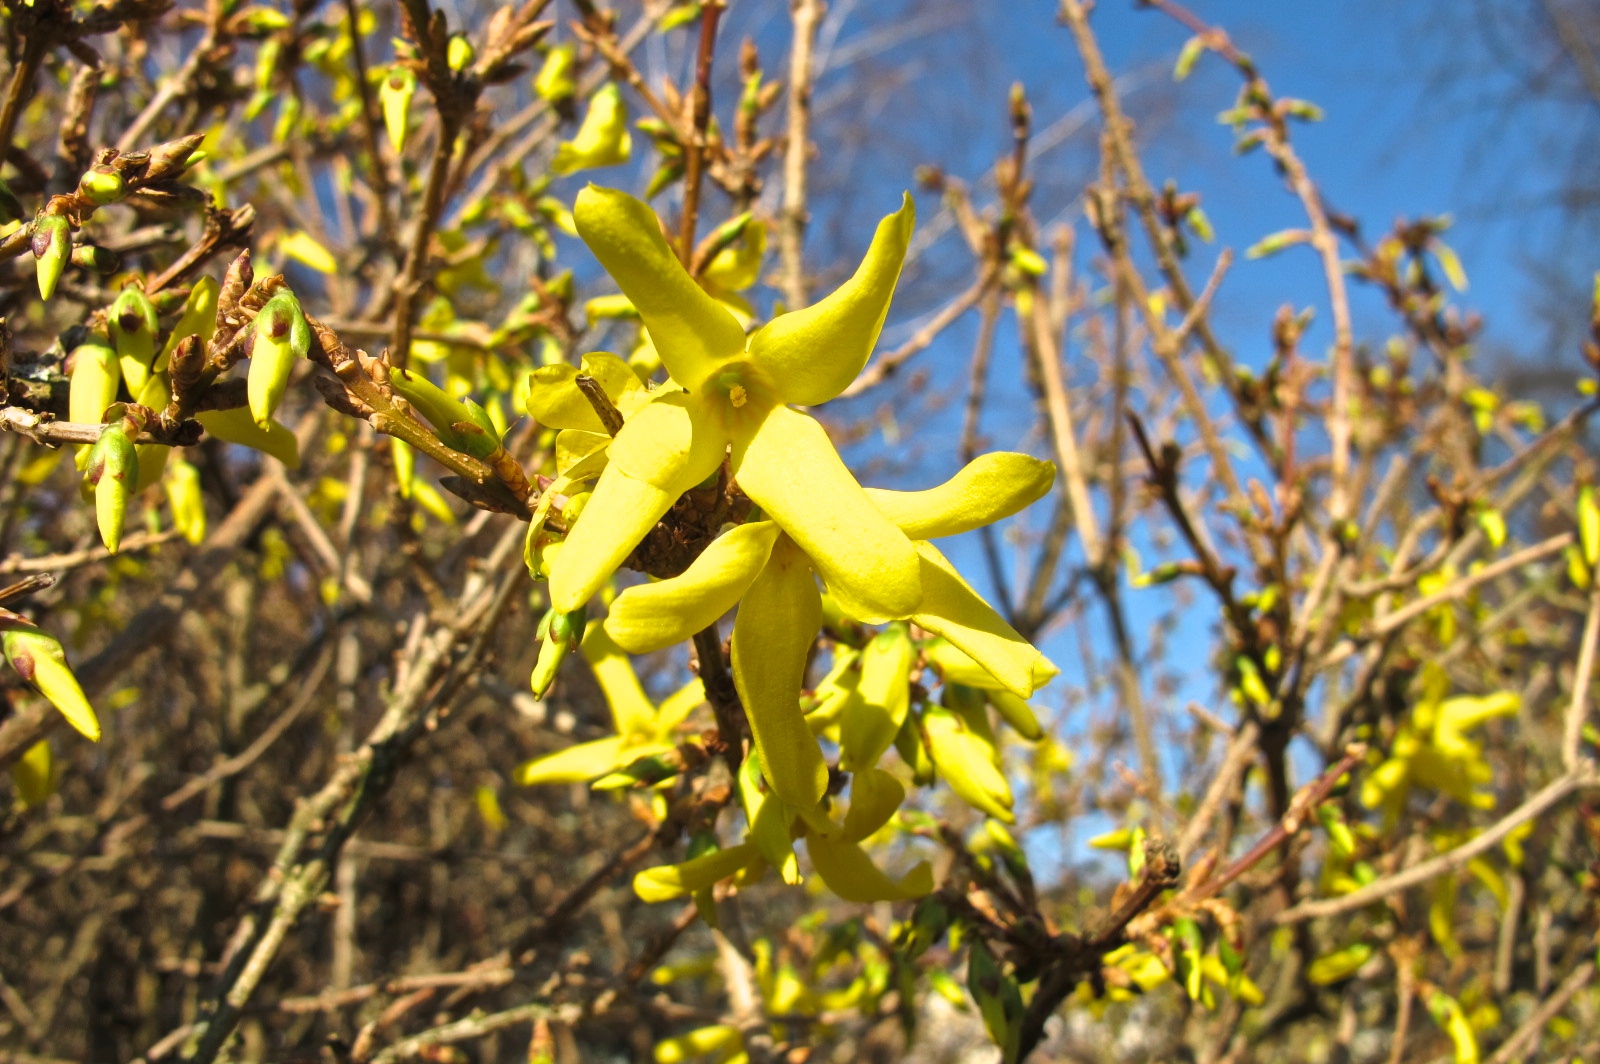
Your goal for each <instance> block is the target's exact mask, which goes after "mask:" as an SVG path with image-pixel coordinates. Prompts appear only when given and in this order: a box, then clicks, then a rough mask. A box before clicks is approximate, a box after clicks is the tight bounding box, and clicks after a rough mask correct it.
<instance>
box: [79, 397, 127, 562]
mask: <svg viewBox="0 0 1600 1064" xmlns="http://www.w3.org/2000/svg"><path fill="white" fill-rule="evenodd" d="M138 477H139V454H138V451H137V449H136V448H135V447H134V445H133V440H131V439H129V437H128V432H127V428H126V426H125V425H124V424H123V422H121V421H115V422H112V423H111V424H109V425H107V426H106V427H105V428H104V429H103V430H102V431H101V433H100V438H99V439H98V440H96V441H95V442H94V446H92V447H90V448H89V460H88V463H87V464H86V466H85V468H84V473H83V482H84V484H85V485H87V486H88V487H89V488H90V489H91V490H92V491H93V492H94V516H95V523H96V524H97V525H99V527H100V539H101V541H102V542H104V543H105V545H106V549H107V550H109V551H110V552H111V553H112V554H115V553H117V548H118V547H119V546H120V545H121V544H122V524H123V521H124V519H125V518H126V517H127V513H128V498H129V497H130V496H131V495H132V494H133V485H134V483H135V481H137V480H138Z"/></svg>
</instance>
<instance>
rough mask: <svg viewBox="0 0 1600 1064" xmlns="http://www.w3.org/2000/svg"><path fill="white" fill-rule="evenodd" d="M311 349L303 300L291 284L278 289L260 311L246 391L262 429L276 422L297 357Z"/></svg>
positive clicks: (251, 352)
mask: <svg viewBox="0 0 1600 1064" xmlns="http://www.w3.org/2000/svg"><path fill="white" fill-rule="evenodd" d="M309 350H311V327H310V326H309V325H308V324H307V323H306V316H305V312H304V311H302V310H301V309H300V301H299V300H298V299H296V298H295V297H294V293H293V292H291V291H289V290H288V289H287V288H280V289H278V291H277V293H276V294H275V295H273V297H272V298H271V299H269V300H267V305H266V306H264V307H262V308H261V312H260V313H259V314H257V315H256V322H255V341H254V343H253V344H252V346H251V348H250V374H249V376H248V377H247V378H246V386H247V390H246V394H247V395H248V396H249V400H250V416H251V417H253V418H255V422H256V424H257V425H258V426H260V427H261V428H262V429H265V428H266V427H267V426H268V425H269V424H271V422H272V412H273V411H274V410H276V409H277V408H278V404H279V403H280V402H281V401H282V400H283V393H284V392H286V391H287V390H288V389H289V373H290V371H291V370H293V369H294V364H295V360H297V359H301V358H304V357H305V356H306V352H307V351H309Z"/></svg>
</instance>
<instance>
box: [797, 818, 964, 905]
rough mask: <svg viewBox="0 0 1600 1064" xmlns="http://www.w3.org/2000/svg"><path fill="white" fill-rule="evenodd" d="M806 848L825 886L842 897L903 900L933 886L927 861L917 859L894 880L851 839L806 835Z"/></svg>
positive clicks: (924, 892) (849, 898) (918, 896)
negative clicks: (917, 860)
mask: <svg viewBox="0 0 1600 1064" xmlns="http://www.w3.org/2000/svg"><path fill="white" fill-rule="evenodd" d="M806 852H807V853H809V854H810V855H811V864H812V866H813V867H814V868H816V870H817V874H818V875H819V876H821V877H822V881H823V882H824V883H826V884H827V885H828V889H829V890H831V891H833V892H834V893H835V894H837V895H838V896H839V897H841V898H843V899H844V900H845V901H855V902H873V901H903V900H906V899H908V898H920V897H922V896H923V895H924V894H927V893H929V892H930V891H932V890H933V869H932V868H930V867H929V866H928V862H927V861H919V862H918V863H917V866H916V867H915V868H913V869H912V870H911V871H909V872H907V873H906V874H905V876H904V877H903V878H902V879H901V880H900V881H899V882H896V881H895V880H893V879H890V878H889V877H888V876H887V875H885V874H884V872H883V870H882V869H880V868H879V867H878V866H877V865H875V864H873V863H872V858H870V857H868V856H867V852H866V851H865V850H863V849H862V848H861V847H860V846H857V845H856V844H855V843H853V842H845V841H843V840H842V839H827V838H823V837H821V836H819V835H808V836H806Z"/></svg>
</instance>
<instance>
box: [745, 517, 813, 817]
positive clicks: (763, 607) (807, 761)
mask: <svg viewBox="0 0 1600 1064" xmlns="http://www.w3.org/2000/svg"><path fill="white" fill-rule="evenodd" d="M821 624H822V603H821V601H820V596H819V595H818V594H817V585H816V580H815V578H814V577H813V576H812V575H811V566H810V565H808V564H807V560H806V556H805V555H804V554H803V553H801V551H800V549H799V548H798V547H796V546H795V545H794V544H793V543H791V542H790V541H789V540H788V539H780V540H778V542H777V543H776V544H775V545H774V547H773V550H772V556H771V557H770V558H769V559H768V561H767V565H766V568H764V569H762V571H761V575H760V576H758V577H757V578H756V581H755V583H753V584H751V585H750V589H749V590H748V591H746V592H745V594H744V601H743V602H741V603H740V605H739V612H738V614H737V616H735V618H734V622H733V679H734V683H735V685H736V686H737V687H738V689H739V697H740V698H741V699H743V701H744V708H745V713H746V715H747V716H748V717H749V719H750V730H751V732H752V733H754V735H755V740H756V750H757V752H758V753H759V754H760V756H761V765H762V769H763V770H764V773H765V775H766V777H767V782H768V783H770V784H772V789H773V790H774V791H776V792H777V795H778V797H779V798H782V799H783V800H784V801H785V802H787V803H788V804H790V805H791V806H794V807H796V808H797V809H810V808H812V807H813V806H815V805H816V804H817V802H818V801H820V800H821V798H822V794H823V791H824V790H826V789H827V785H828V766H827V765H826V764H825V763H824V762H823V760H822V750H821V749H820V748H819V747H818V746H817V740H816V739H815V738H813V737H812V735H811V729H810V728H808V727H807V726H806V719H805V717H804V716H803V715H802V714H801V712H800V685H801V683H802V682H803V681H804V679H805V670H806V655H807V653H808V652H809V651H810V650H811V641H812V640H813V639H814V638H815V637H816V634H817V629H818V627H820V626H821Z"/></svg>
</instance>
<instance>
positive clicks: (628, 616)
mask: <svg viewBox="0 0 1600 1064" xmlns="http://www.w3.org/2000/svg"><path fill="white" fill-rule="evenodd" d="M777 538H778V526H777V525H776V524H775V523H773V522H771V521H755V522H752V523H750V524H747V525H740V526H739V527H737V528H734V529H731V530H730V531H728V532H727V533H726V534H725V535H722V536H719V537H718V538H717V539H715V540H713V541H712V543H711V546H709V547H707V548H706V549H705V551H704V552H703V553H702V554H701V555H700V557H698V558H696V559H695V560H694V562H693V564H691V565H690V566H689V568H688V569H686V570H684V572H683V574H682V575H681V576H675V577H672V578H671V579H670V580H661V581H657V582H656V583H652V584H640V585H638V586H636V587H630V588H628V589H627V590H626V591H624V592H623V593H622V594H620V595H618V596H617V599H616V601H615V602H613V603H612V604H611V612H610V614H609V615H608V616H607V617H606V631H608V632H610V633H611V638H613V639H615V640H616V641H617V645H618V646H620V647H622V648H623V649H625V650H628V651H630V652H631V653H634V654H647V653H649V652H650V651H652V650H660V649H661V648H662V647H669V646H671V645H673V644H674V643H681V642H683V641H684V640H686V639H689V638H692V637H693V636H694V634H695V633H696V632H698V631H701V630H702V629H705V628H709V627H710V626H711V625H712V624H713V623H715V622H716V620H717V618H719V617H721V616H722V615H723V614H725V613H727V612H728V611H729V610H731V609H733V607H734V604H735V603H736V602H738V601H739V597H740V596H741V595H743V594H744V593H745V589H746V588H748V587H749V586H750V584H751V582H752V581H754V580H755V578H756V577H757V576H758V575H760V573H761V568H762V566H764V565H766V563H767V556H768V555H769V554H771V553H772V543H773V541H774V540H776V539H777Z"/></svg>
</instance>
